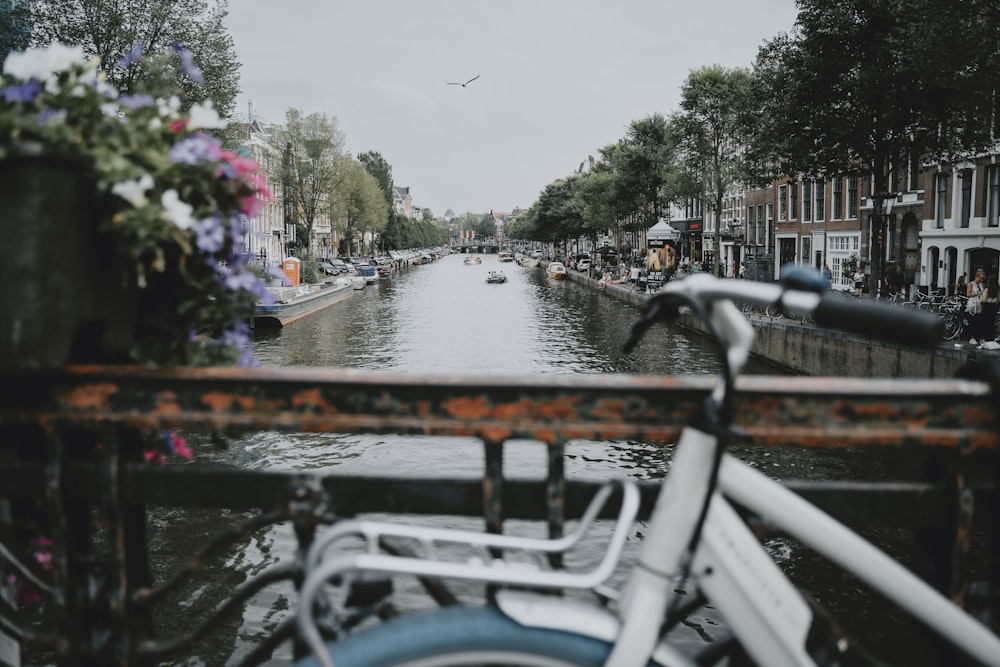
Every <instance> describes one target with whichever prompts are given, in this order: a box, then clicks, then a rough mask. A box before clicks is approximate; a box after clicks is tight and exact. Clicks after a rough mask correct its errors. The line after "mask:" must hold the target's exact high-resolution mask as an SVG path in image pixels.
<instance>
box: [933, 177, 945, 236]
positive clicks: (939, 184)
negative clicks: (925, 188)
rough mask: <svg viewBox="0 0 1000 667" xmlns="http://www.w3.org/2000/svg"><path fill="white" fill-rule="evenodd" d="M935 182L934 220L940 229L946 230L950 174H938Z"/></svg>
mask: <svg viewBox="0 0 1000 667" xmlns="http://www.w3.org/2000/svg"><path fill="white" fill-rule="evenodd" d="M934 180H935V186H936V187H935V188H934V190H935V197H934V220H935V222H936V223H937V228H938V229H944V218H945V212H946V211H945V206H946V204H947V201H948V174H938V175H937V176H935V177H934Z"/></svg>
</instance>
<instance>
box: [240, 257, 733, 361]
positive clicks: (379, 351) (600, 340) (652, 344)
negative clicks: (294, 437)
mask: <svg viewBox="0 0 1000 667" xmlns="http://www.w3.org/2000/svg"><path fill="white" fill-rule="evenodd" d="M490 270H502V271H504V273H505V274H506V275H507V278H508V280H507V282H506V283H504V284H499V285H498V284H487V283H486V275H487V273H488V272H489V271H490ZM637 315H638V312H637V310H636V309H635V308H634V307H633V306H630V305H628V304H626V303H623V302H621V301H618V300H616V299H613V298H610V297H608V296H607V295H605V294H602V293H600V292H597V291H594V290H592V289H588V288H584V287H582V286H580V285H577V284H575V283H573V282H570V281H552V280H550V279H549V278H548V277H547V276H546V275H545V273H544V271H542V270H540V269H524V268H521V267H519V266H517V265H516V264H510V263H505V264H500V263H498V262H497V260H496V256H486V257H485V259H484V261H483V263H482V264H479V265H471V266H467V265H465V264H463V263H462V260H461V257H460V256H458V255H452V256H448V257H445V258H443V259H440V260H438V261H436V262H434V263H432V264H429V265H425V266H417V267H412V268H411V269H410V270H408V271H406V272H404V273H401V274H399V275H398V276H396V277H395V278H393V279H391V280H384V281H381V282H380V283H378V284H377V285H374V286H369V287H367V288H365V289H364V290H359V291H356V292H355V293H354V295H353V297H352V298H351V299H349V300H348V301H346V302H344V303H341V304H338V305H336V306H334V307H333V308H331V309H329V310H328V311H325V312H323V313H320V314H318V315H315V316H313V317H310V318H307V319H306V320H303V321H300V322H297V323H295V324H293V325H292V326H290V327H288V328H286V329H284V330H283V331H280V332H271V333H264V332H261V333H259V334H258V338H257V340H256V344H255V351H256V353H257V356H258V358H259V359H260V360H261V362H262V363H263V364H264V365H273V366H343V367H351V368H371V369H379V370H391V371H400V372H406V373H449V374H451V373H474V374H483V373H487V374H489V373H591V372H612V373H657V374H659V373H678V372H680V373H704V372H713V371H714V370H715V369H716V368H717V364H716V361H715V359H714V355H713V353H712V350H711V347H710V344H709V343H708V342H707V341H705V339H703V338H700V337H693V338H689V337H688V336H686V335H683V334H679V333H675V332H671V331H667V330H666V329H665V328H657V329H654V331H653V332H651V333H650V334H649V335H648V337H647V339H646V340H645V341H644V343H643V344H642V345H641V346H640V348H639V349H638V350H636V351H635V352H634V353H633V354H632V355H629V356H626V355H624V354H623V353H622V352H621V348H622V345H623V344H624V342H625V340H626V339H627V337H628V333H629V329H630V327H631V325H632V322H633V321H635V319H636V318H637Z"/></svg>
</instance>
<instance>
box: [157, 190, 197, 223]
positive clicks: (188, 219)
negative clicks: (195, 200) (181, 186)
mask: <svg viewBox="0 0 1000 667" xmlns="http://www.w3.org/2000/svg"><path fill="white" fill-rule="evenodd" d="M160 204H162V205H163V210H164V212H165V213H166V214H167V218H169V219H170V221H171V222H173V223H174V224H175V225H177V226H178V227H180V228H181V229H191V226H192V225H193V224H194V217H192V215H191V213H192V212H193V211H194V207H193V206H191V205H190V204H186V203H184V202H182V201H181V198H180V195H178V194H177V190H174V189H170V190H167V191H166V192H164V193H163V196H162V197H160Z"/></svg>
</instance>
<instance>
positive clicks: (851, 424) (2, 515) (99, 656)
mask: <svg viewBox="0 0 1000 667" xmlns="http://www.w3.org/2000/svg"><path fill="white" fill-rule="evenodd" d="M713 382H714V379H713V378H709V377H704V378H702V377H653V376H611V375H572V376H556V377H510V378H502V377H501V378H498V377H495V376H489V377H475V376H448V377H444V376H440V377H435V376H415V375H414V376H401V375H397V374H386V373H375V372H369V371H364V372H361V371H352V370H339V369H338V370H327V369H280V370H277V369H255V370H228V369H227V370H221V369H151V368H144V367H97V366H88V367H69V368H66V369H63V370H60V371H55V372H44V373H9V374H6V375H4V377H3V381H2V382H0V392H2V401H0V432H2V433H3V440H2V442H3V445H2V449H0V451H2V456H3V465H2V466H0V528H2V532H0V535H2V538H3V539H2V546H3V549H2V553H0V557H2V561H3V572H4V574H5V575H6V574H15V575H16V576H17V577H18V579H19V580H20V581H21V582H22V583H23V584H25V585H27V586H28V587H29V588H32V589H34V590H35V591H37V592H39V593H41V595H42V597H43V598H44V599H45V601H46V605H47V607H48V612H47V613H46V614H44V615H43V617H42V619H41V620H36V619H32V620H31V621H28V620H26V617H25V616H24V615H23V614H22V613H21V612H20V611H19V610H18V609H17V608H16V606H15V605H13V604H12V603H11V602H10V601H9V600H6V601H4V602H3V604H2V607H0V630H2V631H3V634H4V635H6V636H7V637H8V638H11V639H12V640H13V641H14V642H16V643H17V644H18V645H19V646H20V650H21V652H22V653H23V654H25V655H29V654H31V653H32V652H35V651H39V652H43V653H47V654H50V655H54V656H55V658H54V659H55V660H56V661H57V662H58V663H59V664H61V665H74V666H79V665H106V664H121V665H149V664H155V663H157V662H158V661H160V660H162V659H164V658H165V657H166V656H177V655H183V654H184V652H185V651H187V650H189V649H190V647H191V646H192V645H193V644H194V642H196V641H197V640H198V639H200V638H202V637H205V636H210V635H211V633H212V632H213V628H214V627H215V626H216V625H217V624H218V623H219V622H220V619H222V618H224V617H225V616H227V615H229V614H232V613H233V612H234V611H235V610H238V609H239V608H240V605H241V604H243V603H244V602H245V601H246V600H247V599H248V598H249V597H250V596H251V595H253V594H254V593H255V592H256V591H258V590H260V589H261V588H263V587H266V586H269V585H272V584H274V583H276V582H287V581H291V582H295V581H296V578H297V575H298V574H299V573H298V572H297V570H296V567H297V566H296V564H295V563H292V564H286V565H281V566H280V567H276V568H273V569H271V570H267V571H266V572H265V573H264V574H263V575H260V576H258V577H255V578H253V579H250V580H248V581H247V583H246V584H245V585H244V586H241V587H240V588H238V589H236V590H235V591H233V593H232V595H231V596H230V597H229V598H228V599H227V600H226V601H225V602H224V603H223V604H222V605H220V606H219V608H218V609H217V610H216V611H215V612H213V613H212V614H210V615H209V616H208V617H206V618H202V619H193V620H192V624H191V625H192V627H191V629H190V630H189V631H188V632H186V633H184V634H182V635H179V636H175V637H163V638H160V637H157V636H155V633H154V629H153V628H154V623H153V620H152V619H153V612H154V609H155V607H156V605H157V604H158V603H160V602H161V601H162V600H163V599H164V596H165V595H166V594H167V593H168V592H169V591H170V590H171V589H172V588H174V587H175V586H177V585H178V583H179V582H181V581H184V580H187V579H190V578H196V577H198V575H199V570H200V562H201V560H202V558H203V557H205V556H206V555H207V554H209V553H211V552H212V551H213V550H214V549H216V548H218V547H219V545H220V544H222V543H224V542H228V541H230V540H233V539H239V538H240V536H242V535H245V534H247V533H248V532H250V531H252V530H255V529H258V528H260V527H263V526H269V525H272V524H278V523H283V522H288V523H290V524H291V525H292V526H294V529H295V536H296V539H297V541H298V544H299V548H300V549H306V548H308V546H309V544H310V542H311V540H312V536H313V534H314V531H315V529H316V527H317V526H318V525H320V524H321V523H324V522H328V521H332V520H335V519H336V518H339V517H348V516H352V515H356V514H361V513H367V512H398V513H404V512H405V513H415V514H444V515H456V516H480V517H482V518H483V520H484V527H485V529H486V530H488V531H493V532H500V531H502V529H503V525H504V521H505V520H507V519H530V520H537V521H542V522H545V523H546V524H547V526H548V531H549V533H550V534H551V535H553V536H558V535H560V534H561V532H562V527H563V524H564V522H565V521H566V520H567V519H569V518H573V517H577V516H579V515H580V514H581V513H582V511H583V509H584V507H585V506H586V504H587V502H588V500H589V499H590V497H591V496H592V495H593V493H594V491H595V489H596V488H597V486H598V483H596V482H583V481H576V480H573V479H568V478H567V475H566V471H565V463H564V460H565V455H566V454H567V453H568V452H571V451H572V447H573V441H574V440H577V439H584V440H613V441H628V440H636V441H643V442H656V443H671V442H674V441H675V440H676V438H677V436H678V434H679V433H680V429H681V427H682V426H683V424H684V423H685V422H686V421H687V420H688V419H689V418H690V417H691V416H692V415H693V414H695V413H696V412H697V410H698V407H699V405H700V404H701V402H702V401H703V399H704V398H705V396H706V395H707V394H708V392H709V391H710V388H711V386H712V384H713ZM737 390H738V391H737V398H736V414H737V415H738V418H737V425H738V426H739V427H740V428H742V429H743V430H744V431H745V432H746V433H747V434H748V435H750V436H751V437H752V438H753V439H754V441H755V442H756V443H758V444H759V446H762V447H777V446H797V447H895V448H903V449H912V450H913V451H917V450H920V451H923V450H933V451H934V452H935V453H936V454H935V457H934V461H935V465H934V467H933V471H932V474H931V475H928V476H927V477H925V478H922V479H912V480H898V481H892V482H886V483H875V482H859V481H853V480H825V481H816V482H804V481H800V482H794V481H792V482H788V485H789V486H791V487H792V488H793V489H795V490H796V491H797V492H799V493H801V494H802V495H804V496H805V497H807V498H808V499H810V500H811V501H813V502H815V503H816V504H818V505H819V506H820V507H822V508H824V509H826V510H827V511H829V512H830V513H832V514H833V515H835V516H837V517H838V518H840V519H841V520H843V521H845V522H846V523H848V524H849V525H852V526H856V527H866V526H873V525H883V526H894V527H907V528H912V529H914V530H915V531H917V532H918V533H919V534H920V535H922V536H923V539H920V540H918V543H919V544H922V545H931V546H930V547H928V548H924V549H923V551H922V552H921V554H920V559H919V560H920V562H921V563H924V566H925V568H926V570H927V571H926V572H923V573H922V574H923V575H924V576H925V577H927V578H929V579H931V580H933V581H935V582H939V585H940V587H941V588H943V589H944V590H945V591H946V592H947V593H948V594H950V595H951V596H952V597H953V598H955V599H956V600H958V601H960V602H965V603H969V600H968V599H965V598H963V596H964V595H965V594H966V592H967V591H969V590H973V591H976V592H977V599H976V600H974V601H972V602H974V603H975V604H976V605H979V606H984V607H985V608H986V612H988V613H992V617H991V618H992V619H994V622H996V621H997V619H1000V602H998V598H1000V596H998V593H997V591H998V584H1000V512H998V507H1000V503H998V500H1000V497H998V494H997V479H998V477H1000V474H998V470H1000V468H998V464H997V458H996V453H997V450H998V444H1000V433H998V430H997V428H996V426H997V414H998V412H997V409H996V408H997V403H996V398H995V395H994V394H991V392H990V386H989V384H988V383H987V382H985V381H980V380H970V379H963V380H958V379H956V380H864V379H850V378H807V377H780V378H778V377H774V378H772V377H744V378H741V380H740V381H739V382H738V384H737ZM160 429H176V430H178V431H181V432H184V433H212V434H220V435H222V436H225V435H227V434H240V433H248V432H255V431H279V432H289V433H302V432H308V433H393V434H411V435H432V436H447V437H451V436H457V437H469V436H472V437H475V438H478V439H479V440H481V441H482V443H483V446H484V449H485V466H484V471H483V475H482V478H481V479H479V480H467V479H466V480H461V479H413V478H405V479H404V478H399V479H396V478H371V477H364V478H361V477H355V476H345V475H311V474H304V473H299V472H296V473H283V472H270V471H257V470H231V469H218V468H212V467H206V466H199V465H198V464H197V461H195V463H194V464H187V465H183V466H166V467H158V466H155V465H150V464H148V463H146V462H145V461H144V457H143V439H142V434H143V433H149V432H156V431H158V430H160ZM512 439H527V440H533V441H537V442H538V443H540V444H539V446H542V447H545V448H546V450H547V470H546V471H545V474H544V477H543V478H540V479H537V480H512V479H505V478H504V475H503V457H504V443H505V442H507V441H509V440H512ZM641 488H642V494H643V515H645V514H647V513H648V511H649V509H650V507H651V503H652V500H653V494H654V493H655V491H656V489H657V484H654V483H651V482H648V483H643V484H642V487H641ZM150 506H177V507H208V508H227V509H231V510H240V511H246V510H249V511H251V513H250V515H249V518H246V519H242V520H240V521H239V522H237V523H236V524H235V525H233V526H231V527H230V528H229V529H228V530H226V531H224V534H221V535H219V536H218V537H217V538H213V539H211V540H209V541H208V542H207V543H206V544H204V545H203V546H202V547H201V548H200V550H199V551H198V553H196V554H193V555H192V558H190V559H189V560H187V561H186V562H185V563H183V564H182V565H181V566H179V567H178V568H177V570H176V571H175V572H173V573H172V574H171V575H170V576H168V577H166V578H165V579H164V580H162V581H153V580H152V578H151V575H150V568H149V555H148V545H147V519H148V513H149V511H150V510H149V507H150ZM613 510H614V508H609V511H613ZM96 513H99V514H100V516H101V518H102V521H101V522H100V523H96V522H95V521H94V520H93V519H94V515H95V514H96ZM760 529H761V530H765V529H766V526H760ZM38 530H42V531H43V532H44V534H45V535H46V537H48V538H50V539H51V540H52V567H51V571H49V572H43V571H41V570H40V569H39V568H37V567H32V566H31V565H30V563H31V556H30V554H29V550H30V544H29V541H28V538H29V537H30V535H31V534H32V531H38ZM974 534H975V535H986V536H987V538H988V541H989V546H988V548H989V549H990V550H992V551H991V556H990V557H989V559H988V562H989V563H990V564H991V568H990V569H989V570H988V571H985V572H984V571H982V570H977V571H975V572H973V571H971V570H970V569H969V568H968V567H967V564H966V563H965V557H966V555H967V554H968V553H969V551H970V549H971V544H972V541H973V539H972V536H973V535H974ZM928 536H929V537H930V539H927V538H928ZM995 629H996V628H995ZM286 641H293V638H292V632H291V624H290V623H284V624H282V625H280V626H279V627H278V628H277V629H276V630H275V632H274V633H272V636H271V637H270V638H269V639H267V640H266V641H264V642H262V644H261V645H260V646H259V647H257V649H256V650H255V651H253V652H252V653H251V654H250V655H248V656H246V657H245V658H244V664H254V663H256V662H258V661H261V660H263V659H264V658H265V657H266V656H268V655H270V653H271V652H272V651H273V650H274V649H275V647H276V646H278V645H280V644H281V643H283V642H286ZM2 655H3V650H2V648H0V656H2Z"/></svg>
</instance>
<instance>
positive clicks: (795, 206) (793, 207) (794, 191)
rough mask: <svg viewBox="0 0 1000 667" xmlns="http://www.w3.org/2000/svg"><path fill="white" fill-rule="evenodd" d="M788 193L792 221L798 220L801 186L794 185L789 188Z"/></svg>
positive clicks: (789, 213) (789, 212)
mask: <svg viewBox="0 0 1000 667" xmlns="http://www.w3.org/2000/svg"><path fill="white" fill-rule="evenodd" d="M788 193H789V198H790V200H791V201H790V202H789V205H788V215H789V216H790V219H791V220H796V219H797V218H798V212H799V184H798V183H792V184H791V185H790V186H789V191H788Z"/></svg>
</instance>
